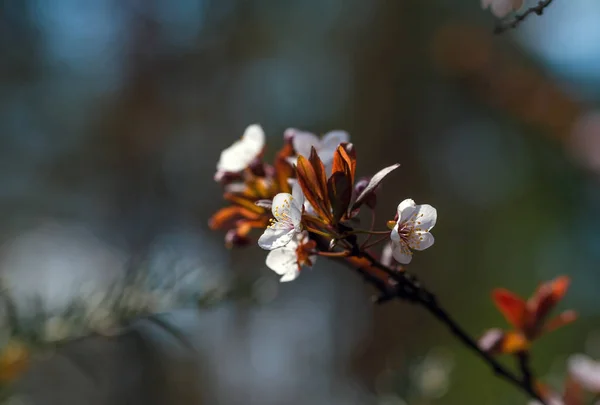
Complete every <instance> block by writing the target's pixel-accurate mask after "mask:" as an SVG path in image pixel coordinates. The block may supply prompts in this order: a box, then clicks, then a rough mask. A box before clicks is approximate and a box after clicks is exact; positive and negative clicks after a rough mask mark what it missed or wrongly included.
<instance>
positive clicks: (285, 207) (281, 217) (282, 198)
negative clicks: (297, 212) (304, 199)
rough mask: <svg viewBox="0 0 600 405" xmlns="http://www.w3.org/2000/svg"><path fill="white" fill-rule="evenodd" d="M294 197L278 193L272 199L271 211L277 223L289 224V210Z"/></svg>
mask: <svg viewBox="0 0 600 405" xmlns="http://www.w3.org/2000/svg"><path fill="white" fill-rule="evenodd" d="M293 201H294V197H293V196H292V195H291V194H289V193H279V194H277V195H276V196H275V198H273V207H272V208H271V211H272V212H273V216H274V217H275V219H277V221H279V222H284V223H285V222H287V223H291V210H292V203H293Z"/></svg>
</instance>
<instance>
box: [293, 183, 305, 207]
mask: <svg viewBox="0 0 600 405" xmlns="http://www.w3.org/2000/svg"><path fill="white" fill-rule="evenodd" d="M292 197H294V205H296V206H297V207H302V206H303V205H304V193H303V192H302V187H301V186H300V183H298V181H294V182H293V183H292Z"/></svg>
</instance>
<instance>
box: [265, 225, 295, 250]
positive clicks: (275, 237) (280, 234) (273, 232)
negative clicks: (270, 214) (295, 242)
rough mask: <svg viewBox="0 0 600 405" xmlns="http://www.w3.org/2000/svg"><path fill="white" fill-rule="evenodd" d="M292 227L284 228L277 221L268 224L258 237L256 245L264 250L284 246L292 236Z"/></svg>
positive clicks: (293, 232)
mask: <svg viewBox="0 0 600 405" xmlns="http://www.w3.org/2000/svg"><path fill="white" fill-rule="evenodd" d="M295 233H296V232H295V231H294V229H289V228H284V227H283V226H282V225H278V223H277V222H276V223H274V224H273V225H271V226H269V227H268V228H267V229H265V231H264V232H263V234H262V235H261V236H260V238H258V246H260V247H261V248H263V249H265V250H273V249H278V248H281V247H284V246H285V245H287V244H288V243H290V241H291V240H292V238H293V237H294V234H295Z"/></svg>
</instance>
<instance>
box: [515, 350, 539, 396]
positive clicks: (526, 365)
mask: <svg viewBox="0 0 600 405" xmlns="http://www.w3.org/2000/svg"><path fill="white" fill-rule="evenodd" d="M517 359H518V361H519V370H521V377H522V378H523V382H524V383H525V384H527V386H528V387H529V388H530V389H531V390H532V391H534V390H535V388H534V378H533V372H532V371H531V364H530V357H529V353H527V352H519V353H518V354H517Z"/></svg>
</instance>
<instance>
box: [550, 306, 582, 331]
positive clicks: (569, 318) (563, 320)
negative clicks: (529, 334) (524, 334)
mask: <svg viewBox="0 0 600 405" xmlns="http://www.w3.org/2000/svg"><path fill="white" fill-rule="evenodd" d="M576 319H577V313H576V312H575V311H564V312H562V313H560V314H559V315H558V316H556V317H554V318H552V319H551V320H550V321H548V322H547V323H546V325H544V332H552V331H553V330H556V329H558V328H562V327H563V326H565V325H568V324H570V323H572V322H575V320H576Z"/></svg>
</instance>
